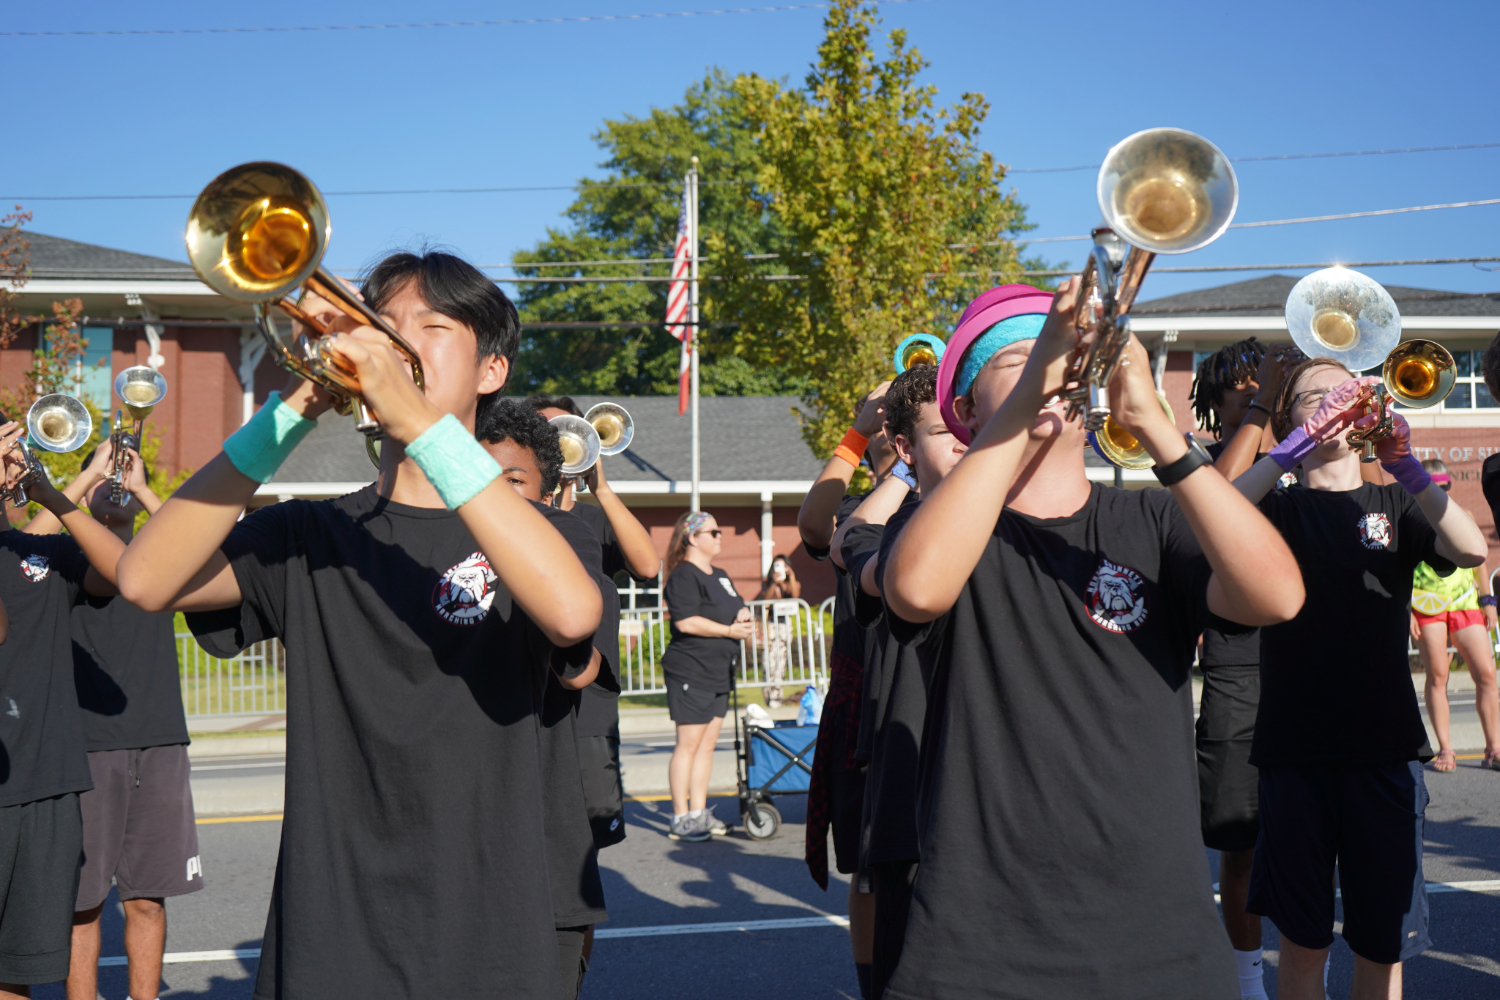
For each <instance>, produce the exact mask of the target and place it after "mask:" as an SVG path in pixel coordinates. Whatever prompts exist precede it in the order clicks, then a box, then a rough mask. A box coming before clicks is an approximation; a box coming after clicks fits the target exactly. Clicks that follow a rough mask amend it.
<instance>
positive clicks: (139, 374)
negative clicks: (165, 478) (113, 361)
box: [109, 365, 167, 507]
mask: <svg viewBox="0 0 1500 1000" xmlns="http://www.w3.org/2000/svg"><path fill="white" fill-rule="evenodd" d="M115 395H116V396H119V397H120V401H121V402H122V403H124V404H125V409H126V410H129V411H130V415H131V417H133V418H134V420H135V422H134V424H133V425H132V426H130V427H129V428H128V429H127V427H126V424H125V420H124V414H123V413H122V412H121V411H119V410H116V411H115V425H114V429H113V430H112V431H111V432H110V435H109V442H110V446H111V450H112V453H113V469H112V470H111V473H110V477H109V502H110V503H112V504H114V505H115V506H117V507H122V506H124V505H125V500H126V493H125V462H126V458H127V454H126V453H127V452H128V451H129V450H130V449H132V448H133V449H135V450H136V451H139V450H140V447H141V433H142V431H143V430H144V429H145V426H146V418H147V417H148V416H150V415H151V411H152V410H153V409H155V407H156V404H157V403H160V402H161V401H162V399H163V398H165V397H166V395H167V380H166V378H165V377H163V376H162V374H161V372H159V371H157V370H156V369H154V368H149V367H147V366H146V365H135V366H134V367H131V368H127V369H125V370H124V371H122V372H121V373H120V374H118V375H116V376H115Z"/></svg>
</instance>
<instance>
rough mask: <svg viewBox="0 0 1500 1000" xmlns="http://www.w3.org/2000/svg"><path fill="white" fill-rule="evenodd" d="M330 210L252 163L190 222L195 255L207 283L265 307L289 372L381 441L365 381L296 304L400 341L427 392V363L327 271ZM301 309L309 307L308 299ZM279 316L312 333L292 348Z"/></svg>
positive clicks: (292, 180)
mask: <svg viewBox="0 0 1500 1000" xmlns="http://www.w3.org/2000/svg"><path fill="white" fill-rule="evenodd" d="M332 231H333V230H332V226H331V224H330V222H329V218H328V206H327V204H326V203H325V202H324V200H323V195H322V194H321V193H319V191H318V189H317V188H316V187H315V186H314V185H313V183H312V181H310V180H308V179H307V178H306V177H305V176H303V175H302V174H301V173H299V172H298V171H296V170H293V169H292V168H291V167H288V166H284V165H282V164H280V163H245V164H241V165H240V166H238V167H233V168H231V169H230V170H227V171H225V172H224V173H222V174H220V175H219V176H218V177H216V178H214V179H213V180H212V181H211V182H209V185H208V186H207V187H206V188H204V189H203V192H202V193H201V194H199V195H198V200H197V201H195V202H194V203H193V208H192V211H191V212H190V213H189V214H188V222H187V233H186V240H187V251H188V260H189V261H190V262H191V263H192V265H193V270H194V271H196V272H197V274H198V277H199V278H200V279H202V281H203V283H204V284H206V285H208V286H209V287H210V288H212V289H213V290H214V291H216V292H218V293H219V294H220V295H222V296H224V297H225V298H227V299H232V300H234V301H236V302H246V303H250V304H252V305H253V306H254V307H255V318H256V325H257V326H258V327H259V329H260V332H261V336H263V337H265V339H266V345H267V346H268V347H269V348H270V351H271V356H272V357H274V358H275V359H276V361H277V363H278V364H280V365H281V366H282V367H283V368H285V369H287V370H288V371H290V372H292V373H293V374H295V375H299V376H301V377H302V378H305V379H307V380H309V381H311V382H316V383H318V384H319V385H321V386H323V387H324V388H325V389H327V390H328V391H329V392H330V393H331V394H332V396H333V400H334V409H336V410H337V411H338V412H339V413H345V414H347V413H349V412H351V411H353V412H354V413H355V415H356V417H355V426H356V427H357V428H358V429H359V430H361V431H363V432H364V433H365V434H367V435H369V436H371V437H378V436H379V435H380V433H381V430H380V424H379V422H378V421H377V420H376V418H375V416H374V414H372V413H371V412H370V409H369V407H368V406H367V405H366V404H365V402H364V400H363V399H362V398H360V394H359V378H358V376H357V374H356V373H355V372H354V370H353V369H352V368H350V367H349V366H348V365H347V364H345V363H344V362H343V360H341V359H340V358H339V357H338V356H337V355H335V354H334V353H333V351H332V350H330V349H329V346H328V342H327V336H328V334H329V332H330V327H329V325H328V324H327V323H324V322H323V321H321V320H319V319H316V318H314V317H313V316H311V315H309V314H308V313H306V312H305V311H303V310H302V308H301V307H300V306H299V305H298V304H297V303H296V302H293V301H292V300H291V298H290V296H291V295H292V293H293V292H295V291H296V290H297V289H299V288H300V289H302V291H303V294H304V295H305V294H307V293H313V294H316V295H320V296H322V297H323V298H324V299H326V300H327V301H328V302H330V303H332V304H333V306H334V308H336V309H338V310H339V311H340V312H342V313H343V314H344V315H345V316H348V317H350V318H351V319H354V320H355V321H356V322H358V323H360V324H362V325H364V326H371V327H374V328H375V329H377V330H379V331H380V332H381V333H384V334H385V335H386V336H387V337H389V338H390V340H391V344H392V345H393V346H394V347H395V348H396V350H397V351H399V352H400V353H401V355H402V356H403V357H405V358H406V361H407V364H409V365H410V366H411V375H412V380H413V381H414V382H416V383H417V387H418V388H419V389H420V388H422V387H423V382H422V360H421V358H420V357H419V356H418V355H417V352H416V349H415V348H413V347H412V346H411V345H410V344H409V343H407V342H406V339H405V338H403V337H402V336H401V334H400V333H398V332H397V331H396V329H395V327H393V326H391V325H390V324H389V323H387V322H386V321H385V320H383V319H381V318H380V317H379V316H378V315H376V314H375V312H374V311H373V310H371V309H370V308H369V306H367V305H365V303H364V302H363V301H361V300H360V298H359V296H358V295H356V294H355V293H353V292H351V291H350V290H349V289H347V288H345V287H344V284H343V282H341V281H339V280H338V279H337V278H334V277H333V276H332V275H330V274H329V273H328V272H327V271H324V270H323V269H322V268H321V267H320V266H319V265H320V263H321V262H322V259H323V254H324V253H325V252H326V251H327V249H328V238H329V236H330V234H331V233H332ZM299 301H300V298H299ZM272 308H275V309H278V310H280V311H281V312H283V313H285V314H286V315H288V316H290V317H291V318H292V319H294V320H296V321H297V322H298V323H300V324H301V325H302V328H303V332H302V334H301V335H300V336H299V337H297V339H296V341H295V342H294V343H293V345H292V346H291V347H288V346H287V345H286V344H285V343H283V342H282V339H281V337H280V335H279V334H278V333H277V332H276V324H275V322H274V320H273V319H272V313H271V310H272Z"/></svg>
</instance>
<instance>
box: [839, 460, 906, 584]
mask: <svg viewBox="0 0 1500 1000" xmlns="http://www.w3.org/2000/svg"><path fill="white" fill-rule="evenodd" d="M910 492H911V487H910V486H909V485H907V483H906V480H904V479H902V478H900V477H899V476H888V477H886V480H885V482H883V483H881V484H880V485H879V486H877V487H875V488H874V489H873V490H871V491H870V495H869V496H867V497H865V498H864V500H863V501H861V502H860V505H859V506H858V507H856V508H854V513H853V514H850V515H849V516H848V517H846V518H844V523H843V524H841V525H839V529H838V530H837V531H835V532H834V533H833V542H832V546H833V548H832V551H831V552H830V553H829V558H831V559H832V560H833V561H834V562H835V563H836V564H837V565H838V567H839V569H848V568H849V567H847V566H845V565H844V553H843V548H844V537H845V536H846V535H848V534H849V529H850V528H853V527H854V526H855V525H857V524H884V523H886V522H887V521H889V520H890V519H891V515H892V514H894V513H896V511H898V510H900V509H901V505H902V504H903V503H905V502H906V495H907V494H908V493H910Z"/></svg>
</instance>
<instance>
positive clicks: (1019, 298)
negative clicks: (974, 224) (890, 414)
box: [938, 285, 1053, 444]
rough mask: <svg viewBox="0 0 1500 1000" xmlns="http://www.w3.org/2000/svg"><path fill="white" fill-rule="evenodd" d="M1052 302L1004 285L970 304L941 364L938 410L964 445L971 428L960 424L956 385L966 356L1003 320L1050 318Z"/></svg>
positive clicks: (1037, 293) (1042, 295) (1036, 291)
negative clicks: (1023, 317)
mask: <svg viewBox="0 0 1500 1000" xmlns="http://www.w3.org/2000/svg"><path fill="white" fill-rule="evenodd" d="M1052 299H1053V295H1052V293H1051V292H1044V291H1042V290H1041V289H1040V288H1033V287H1032V286H1030V285H1000V286H999V287H998V288H991V289H990V290H989V291H987V292H984V293H983V294H981V295H980V296H979V297H978V298H977V299H975V300H974V301H973V302H970V303H969V307H968V308H967V309H965V310H964V314H963V316H961V317H960V318H959V320H958V327H957V328H956V329H955V330H954V331H953V336H951V337H949V338H948V346H947V347H946V348H945V349H944V350H943V360H942V361H941V362H940V363H939V364H938V409H939V411H941V413H942V414H943V423H945V424H947V425H948V429H949V430H950V431H952V432H953V434H954V436H955V437H957V438H958V439H959V440H960V441H962V442H963V443H964V444H968V443H969V438H970V434H969V429H968V428H967V427H965V426H964V425H963V424H961V423H959V422H958V414H957V413H955V412H954V410H953V383H954V382H955V381H956V380H957V378H958V373H959V369H960V366H961V365H962V364H963V359H964V353H965V352H966V351H968V349H969V345H971V344H973V343H974V341H975V340H977V339H979V335H980V334H982V333H984V331H986V330H988V329H989V328H990V327H992V326H994V325H995V324H996V323H999V322H1000V321H1001V320H1007V319H1010V318H1011V317H1012V316H1026V315H1034V314H1037V313H1041V314H1042V315H1046V314H1047V313H1048V312H1049V311H1050V310H1051V309H1052Z"/></svg>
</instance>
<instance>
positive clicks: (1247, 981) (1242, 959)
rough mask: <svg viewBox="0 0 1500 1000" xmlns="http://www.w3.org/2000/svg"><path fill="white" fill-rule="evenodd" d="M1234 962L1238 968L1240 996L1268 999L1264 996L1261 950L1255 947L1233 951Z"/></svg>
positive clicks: (1264, 971) (1256, 999)
mask: <svg viewBox="0 0 1500 1000" xmlns="http://www.w3.org/2000/svg"><path fill="white" fill-rule="evenodd" d="M1234 964H1235V965H1237V966H1239V970H1240V998H1241V1000H1246V998H1250V997H1253V998H1255V1000H1269V998H1267V997H1266V984H1265V973H1266V966H1265V963H1264V962H1263V961H1262V951H1261V949H1259V948H1256V949H1255V950H1254V951H1240V950H1239V949H1238V948H1236V949H1235V951H1234Z"/></svg>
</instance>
